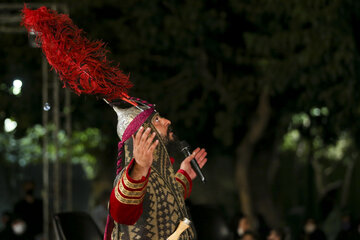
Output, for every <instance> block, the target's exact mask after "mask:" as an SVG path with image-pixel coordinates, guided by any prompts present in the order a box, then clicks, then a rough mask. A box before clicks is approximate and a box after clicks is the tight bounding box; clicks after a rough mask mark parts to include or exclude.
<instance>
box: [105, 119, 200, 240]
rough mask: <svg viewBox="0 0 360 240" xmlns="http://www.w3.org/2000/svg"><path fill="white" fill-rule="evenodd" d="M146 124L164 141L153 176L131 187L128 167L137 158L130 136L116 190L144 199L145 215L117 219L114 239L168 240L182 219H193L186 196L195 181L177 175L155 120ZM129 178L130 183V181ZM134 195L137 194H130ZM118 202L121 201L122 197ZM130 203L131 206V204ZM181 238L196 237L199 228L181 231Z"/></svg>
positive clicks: (155, 155)
mask: <svg viewBox="0 0 360 240" xmlns="http://www.w3.org/2000/svg"><path fill="white" fill-rule="evenodd" d="M143 126H144V127H145V128H146V127H151V128H152V130H153V131H154V132H156V133H157V139H159V141H160V142H159V144H158V146H157V148H156V149H155V152H154V162H153V164H152V166H151V170H150V173H149V176H148V178H147V179H143V180H142V181H139V182H138V184H139V185H137V186H134V185H132V186H131V184H129V182H130V183H131V182H132V180H131V179H129V178H128V175H127V172H128V171H127V169H128V167H129V166H130V167H131V160H132V158H133V156H132V139H131V138H130V139H129V140H128V141H127V142H126V143H125V156H124V159H125V167H124V170H123V171H122V172H121V173H120V174H119V175H118V177H117V179H116V180H115V187H114V189H115V190H116V191H121V193H127V194H124V195H121V196H122V197H123V198H124V197H125V198H127V199H136V200H135V201H138V200H139V199H142V198H143V202H142V205H138V206H139V209H140V208H141V207H142V208H141V215H140V218H139V219H138V220H137V221H136V223H135V224H134V225H125V224H118V223H117V222H114V225H115V226H114V229H113V232H112V235H111V239H113V240H130V239H131V240H133V239H141V240H150V239H156V240H161V239H164V240H165V239H167V238H168V237H169V236H170V235H171V234H172V233H173V232H174V231H175V230H176V228H177V226H178V224H179V223H180V220H182V219H183V218H184V217H186V218H188V219H190V216H189V214H188V212H187V210H186V206H185V200H184V196H185V195H186V196H189V194H190V191H191V187H190V185H191V180H190V182H189V181H188V179H187V178H188V176H187V174H186V175H183V174H182V173H177V174H176V176H177V177H175V173H174V170H173V166H172V163H171V161H170V157H169V155H168V153H167V150H166V147H165V145H164V143H163V142H162V140H161V138H160V137H159V134H158V132H157V131H156V129H155V127H154V126H153V125H152V124H151V121H148V122H146V123H145V124H144V125H143ZM126 179H127V180H128V181H129V182H127V181H126ZM182 184H184V185H185V186H187V188H186V189H185V188H184V187H183V185H182ZM142 187H144V188H142ZM120 188H122V189H126V190H129V189H130V190H131V189H132V190H137V191H134V192H136V194H135V193H130V192H131V191H130V192H126V191H122V190H121V189H120ZM143 189H146V193H145V194H144V195H142V191H143ZM115 194H116V193H115ZM118 194H120V192H118ZM132 194H135V195H136V196H130V195H132ZM126 195H127V196H126ZM118 201H119V202H120V200H118ZM140 204H141V203H140ZM128 206H130V207H131V205H128ZM111 207H112V206H110V208H111ZM110 212H111V211H110ZM116 214H119V215H121V214H125V213H124V212H118V213H116ZM112 215H113V216H112V217H113V218H114V219H116V217H117V216H114V214H112ZM180 239H181V240H189V239H196V233H195V229H194V226H193V225H192V224H191V227H190V228H188V229H187V230H186V231H184V232H183V233H182V234H181V236H180Z"/></svg>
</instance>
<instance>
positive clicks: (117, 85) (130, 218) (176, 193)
mask: <svg viewBox="0 0 360 240" xmlns="http://www.w3.org/2000/svg"><path fill="white" fill-rule="evenodd" d="M22 24H23V25H24V26H25V27H26V28H27V30H28V32H29V33H30V34H35V35H36V41H37V43H38V44H39V45H41V48H42V50H43V53H44V54H45V56H46V58H47V60H48V62H49V63H50V64H51V65H52V67H53V69H54V70H55V71H56V72H57V73H58V74H59V77H60V80H61V81H62V82H63V83H64V86H65V87H69V88H71V89H72V90H73V91H74V92H75V93H77V94H78V95H80V94H92V95H95V96H97V97H99V98H103V99H104V100H106V102H108V103H109V104H110V105H111V106H112V107H113V108H114V110H115V111H116V113H117V115H118V125H117V133H118V136H119V138H120V139H121V141H120V143H119V154H118V164H117V166H118V168H117V177H116V179H115V182H114V188H113V191H112V193H111V196H110V202H109V212H110V216H108V222H107V227H106V230H105V237H104V238H105V239H106V240H108V239H114V240H125V239H142V240H146V239H155V240H160V239H164V240H165V239H167V238H168V237H169V236H170V235H171V234H172V233H173V232H174V231H175V230H176V228H177V226H178V225H179V223H180V221H181V220H183V219H184V218H187V219H189V218H190V217H189V214H188V213H187V210H186V206H185V201H184V200H185V199H186V198H188V197H189V196H190V193H191V188H192V180H193V179H194V178H195V177H196V173H195V172H194V170H193V169H192V168H191V165H190V161H191V160H192V159H194V158H195V159H196V161H197V162H198V164H199V166H200V167H203V166H204V165H205V163H206V161H207V159H206V151H205V149H200V148H197V149H196V150H195V151H194V152H193V153H192V154H191V155H190V156H189V157H187V158H185V160H183V162H182V163H181V165H180V169H179V171H177V172H174V169H173V166H172V164H173V161H174V159H173V158H171V157H170V156H169V153H168V151H167V148H166V145H167V144H169V143H171V142H172V141H174V134H173V133H172V132H171V130H170V128H169V127H170V124H171V122H170V121H169V120H167V119H165V118H162V117H161V116H160V115H159V114H158V113H157V112H156V111H155V109H154V106H153V105H151V104H148V103H146V102H144V101H142V100H140V99H136V98H133V97H130V96H129V95H127V92H128V90H129V89H130V88H131V86H132V84H131V82H130V81H129V76H128V75H125V74H124V73H123V72H122V71H121V70H120V69H118V67H117V66H113V65H112V64H111V62H109V60H108V58H107V57H106V53H107V52H108V51H107V50H106V49H105V48H104V43H102V42H100V41H90V40H89V39H87V38H86V37H85V36H84V32H83V31H82V30H81V29H79V28H78V27H77V26H76V25H74V24H73V22H72V21H71V19H70V18H69V17H68V16H67V15H65V14H58V13H56V12H55V11H53V10H49V9H47V8H46V7H40V8H39V9H37V10H31V9H28V8H27V7H26V6H25V7H24V9H23V21H22ZM118 100H122V101H124V102H127V103H130V104H131V105H133V107H131V108H127V109H121V108H119V101H118ZM122 159H124V161H122ZM180 239H183V240H185V239H186V240H187V239H196V233H195V229H194V226H193V225H192V224H190V227H189V228H188V229H187V230H186V231H184V232H183V233H182V234H181V235H180Z"/></svg>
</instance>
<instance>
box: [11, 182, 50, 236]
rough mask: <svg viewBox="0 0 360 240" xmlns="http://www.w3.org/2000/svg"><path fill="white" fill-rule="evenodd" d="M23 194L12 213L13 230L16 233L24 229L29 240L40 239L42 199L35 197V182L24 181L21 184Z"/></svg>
mask: <svg viewBox="0 0 360 240" xmlns="http://www.w3.org/2000/svg"><path fill="white" fill-rule="evenodd" d="M23 191H24V196H23V198H22V199H20V200H19V201H18V202H17V203H16V204H15V207H14V215H15V216H16V217H17V220H14V222H13V223H12V227H13V230H14V232H15V234H16V233H20V232H22V231H24V234H18V235H17V236H23V235H26V236H27V237H28V239H30V240H37V239H41V236H42V232H43V205H42V200H41V199H38V198H36V197H35V195H34V193H35V183H34V182H33V181H26V182H24V184H23Z"/></svg>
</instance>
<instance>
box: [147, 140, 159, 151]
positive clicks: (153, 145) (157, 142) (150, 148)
mask: <svg viewBox="0 0 360 240" xmlns="http://www.w3.org/2000/svg"><path fill="white" fill-rule="evenodd" d="M158 144H159V140H156V141H155V142H153V143H152V144H151V146H150V147H149V149H148V152H149V153H151V154H153V152H154V150H155V148H156V146H157V145H158Z"/></svg>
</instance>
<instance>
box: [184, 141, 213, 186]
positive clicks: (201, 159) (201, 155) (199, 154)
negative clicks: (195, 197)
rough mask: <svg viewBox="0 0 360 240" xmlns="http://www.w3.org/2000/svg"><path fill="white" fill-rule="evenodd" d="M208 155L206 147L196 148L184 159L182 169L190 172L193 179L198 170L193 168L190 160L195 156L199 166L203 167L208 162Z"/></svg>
mask: <svg viewBox="0 0 360 240" xmlns="http://www.w3.org/2000/svg"><path fill="white" fill-rule="evenodd" d="M206 155H207V152H206V150H205V149H204V148H202V149H200V148H196V149H195V150H194V151H193V153H192V154H191V155H190V156H188V157H187V158H185V159H184V161H182V163H181V165H180V169H182V170H184V171H186V172H187V174H189V176H190V178H191V180H194V178H195V177H196V172H195V171H194V170H193V169H192V167H191V165H190V161H191V160H192V159H194V158H195V159H196V161H197V163H198V164H199V167H200V168H203V166H204V165H205V164H206V162H207V158H206Z"/></svg>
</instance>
